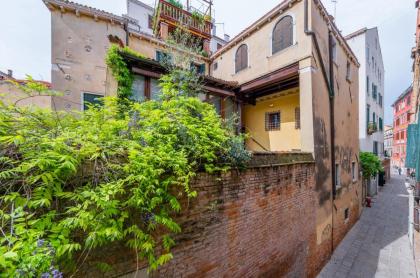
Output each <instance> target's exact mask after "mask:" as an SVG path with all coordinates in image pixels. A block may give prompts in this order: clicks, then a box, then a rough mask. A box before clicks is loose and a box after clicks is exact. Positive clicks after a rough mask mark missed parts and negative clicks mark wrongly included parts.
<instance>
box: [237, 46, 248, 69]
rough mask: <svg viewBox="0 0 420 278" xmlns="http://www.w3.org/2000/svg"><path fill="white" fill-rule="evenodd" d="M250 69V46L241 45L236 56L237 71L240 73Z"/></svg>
mask: <svg viewBox="0 0 420 278" xmlns="http://www.w3.org/2000/svg"><path fill="white" fill-rule="evenodd" d="M247 67H248V46H247V45H246V44H243V45H241V46H240V47H239V48H238V50H237V51H236V55H235V71H236V72H239V71H241V70H243V69H245V68H247Z"/></svg>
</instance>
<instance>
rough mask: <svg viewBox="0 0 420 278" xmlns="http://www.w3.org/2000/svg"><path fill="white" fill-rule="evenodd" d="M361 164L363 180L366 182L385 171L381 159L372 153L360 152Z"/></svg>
mask: <svg viewBox="0 0 420 278" xmlns="http://www.w3.org/2000/svg"><path fill="white" fill-rule="evenodd" d="M360 164H361V166H362V172H363V178H364V179H366V180H368V179H370V178H372V177H376V175H377V174H379V173H381V172H383V171H384V169H383V167H382V163H381V160H380V159H379V157H378V156H376V155H375V154H373V153H370V152H360Z"/></svg>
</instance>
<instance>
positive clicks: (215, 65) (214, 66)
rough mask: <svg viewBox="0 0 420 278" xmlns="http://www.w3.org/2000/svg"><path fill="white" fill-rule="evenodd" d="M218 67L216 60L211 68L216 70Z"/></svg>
mask: <svg viewBox="0 0 420 278" xmlns="http://www.w3.org/2000/svg"><path fill="white" fill-rule="evenodd" d="M218 68H219V64H218V63H217V62H216V63H214V64H213V70H217V69H218Z"/></svg>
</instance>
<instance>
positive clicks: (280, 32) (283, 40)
mask: <svg viewBox="0 0 420 278" xmlns="http://www.w3.org/2000/svg"><path fill="white" fill-rule="evenodd" d="M272 44H273V47H272V49H273V53H272V54H275V53H277V52H279V51H281V50H283V49H285V48H288V47H289V46H291V45H293V18H292V17H291V16H285V17H283V18H282V19H280V21H279V22H278V23H277V24H276V26H275V27H274V30H273V39H272Z"/></svg>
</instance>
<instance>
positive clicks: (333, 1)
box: [331, 0, 338, 19]
mask: <svg viewBox="0 0 420 278" xmlns="http://www.w3.org/2000/svg"><path fill="white" fill-rule="evenodd" d="M331 2H332V3H333V4H334V19H335V18H336V16H337V2H338V0H331Z"/></svg>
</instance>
